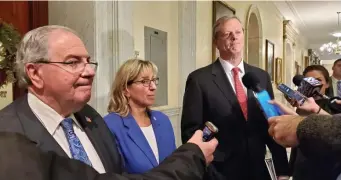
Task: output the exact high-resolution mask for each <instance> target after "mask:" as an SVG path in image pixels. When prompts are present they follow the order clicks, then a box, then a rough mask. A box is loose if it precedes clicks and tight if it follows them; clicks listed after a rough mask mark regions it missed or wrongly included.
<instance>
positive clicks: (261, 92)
mask: <svg viewBox="0 0 341 180" xmlns="http://www.w3.org/2000/svg"><path fill="white" fill-rule="evenodd" d="M242 81H243V84H244V86H245V87H246V88H248V89H251V90H252V91H253V92H254V94H255V97H256V99H257V101H258V104H259V105H260V107H261V109H262V110H263V112H264V115H265V117H266V119H268V118H270V117H273V116H279V115H281V113H280V111H279V109H278V108H277V107H276V106H274V105H272V104H270V103H269V101H270V100H271V97H270V95H269V93H268V92H267V91H266V90H265V89H264V88H262V86H261V84H260V81H259V79H258V78H257V76H256V75H255V74H253V73H251V72H247V73H246V74H245V75H244V76H243V78H242Z"/></svg>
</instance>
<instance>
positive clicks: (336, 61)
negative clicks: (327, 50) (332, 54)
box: [333, 58, 341, 67]
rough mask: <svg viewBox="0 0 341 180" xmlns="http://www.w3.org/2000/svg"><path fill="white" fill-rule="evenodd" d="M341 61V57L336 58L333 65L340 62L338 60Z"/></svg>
mask: <svg viewBox="0 0 341 180" xmlns="http://www.w3.org/2000/svg"><path fill="white" fill-rule="evenodd" d="M340 61H341V58H340V59H337V60H335V61H334V64H333V67H334V66H335V65H336V64H337V63H338V62H340Z"/></svg>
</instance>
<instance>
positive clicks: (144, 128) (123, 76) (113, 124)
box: [104, 59, 176, 174]
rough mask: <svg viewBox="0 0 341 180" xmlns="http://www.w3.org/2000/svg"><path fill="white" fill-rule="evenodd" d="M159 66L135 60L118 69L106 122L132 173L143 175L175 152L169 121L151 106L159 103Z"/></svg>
mask: <svg viewBox="0 0 341 180" xmlns="http://www.w3.org/2000/svg"><path fill="white" fill-rule="evenodd" d="M156 74H157V67H156V66H155V64H153V63H152V62H151V61H144V60H139V59H132V60H128V61H126V62H125V63H124V64H123V65H122V66H121V67H120V69H119V70H118V72H117V74H116V76H115V80H114V83H113V85H112V88H111V97H110V100H109V106H108V112H109V114H108V115H106V116H105V117H104V120H105V122H106V124H107V126H108V127H109V129H110V131H111V132H112V133H113V134H114V135H115V136H116V139H117V141H118V146H119V148H120V151H121V154H122V156H123V159H124V166H125V169H126V171H127V172H128V173H133V174H134V173H143V172H146V171H148V170H149V169H152V168H153V167H156V166H158V164H159V163H160V162H161V161H163V160H164V159H165V158H166V157H167V156H168V155H170V154H171V153H172V152H173V151H174V150H175V149H176V146H175V137H174V132H173V128H172V124H171V122H170V120H169V118H168V117H167V116H166V115H165V114H163V113H162V112H160V111H153V110H151V109H150V108H149V107H150V106H152V105H153V103H154V101H155V92H156V86H157V85H158V81H159V79H158V78H157V77H156Z"/></svg>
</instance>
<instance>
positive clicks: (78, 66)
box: [35, 61, 98, 73]
mask: <svg viewBox="0 0 341 180" xmlns="http://www.w3.org/2000/svg"><path fill="white" fill-rule="evenodd" d="M35 63H42V64H62V65H63V67H61V68H63V69H64V70H66V71H69V72H71V73H73V72H83V71H84V69H85V67H86V65H89V66H90V67H91V69H93V70H94V71H96V70H97V66H98V63H97V62H87V63H85V62H83V61H70V62H56V61H36V62H35Z"/></svg>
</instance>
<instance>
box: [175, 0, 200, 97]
mask: <svg viewBox="0 0 341 180" xmlns="http://www.w3.org/2000/svg"><path fill="white" fill-rule="evenodd" d="M178 3H179V4H178V5H179V17H178V18H179V66H178V67H179V73H180V74H179V85H180V86H179V91H178V92H179V97H178V98H179V101H178V102H179V104H182V100H183V95H184V92H185V84H186V80H187V76H188V75H189V74H190V73H191V72H192V71H194V70H195V69H196V21H197V20H196V14H197V13H196V11H197V8H196V6H197V3H196V1H179V2H178Z"/></svg>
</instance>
